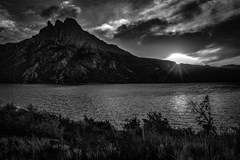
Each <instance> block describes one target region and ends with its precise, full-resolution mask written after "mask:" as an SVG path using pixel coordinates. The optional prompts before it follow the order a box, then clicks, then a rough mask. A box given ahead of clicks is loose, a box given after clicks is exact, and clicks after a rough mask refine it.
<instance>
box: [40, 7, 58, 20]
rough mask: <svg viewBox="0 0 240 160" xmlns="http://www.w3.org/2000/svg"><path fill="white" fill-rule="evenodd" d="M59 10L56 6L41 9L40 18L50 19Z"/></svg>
mask: <svg viewBox="0 0 240 160" xmlns="http://www.w3.org/2000/svg"><path fill="white" fill-rule="evenodd" d="M59 9H60V8H59V7H58V6H50V7H48V8H46V9H43V10H42V12H41V16H42V17H43V18H50V17H52V16H53V15H54V14H56V13H57V12H58V10H59Z"/></svg>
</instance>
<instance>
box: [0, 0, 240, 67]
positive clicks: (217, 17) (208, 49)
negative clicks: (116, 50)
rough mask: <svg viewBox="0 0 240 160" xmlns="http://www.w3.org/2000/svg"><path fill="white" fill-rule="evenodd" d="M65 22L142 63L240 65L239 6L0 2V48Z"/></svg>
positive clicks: (113, 0)
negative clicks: (141, 59)
mask: <svg viewBox="0 0 240 160" xmlns="http://www.w3.org/2000/svg"><path fill="white" fill-rule="evenodd" d="M67 17H72V18H75V19H76V20H77V21H78V23H79V24H80V25H81V26H82V28H84V29H85V30H87V31H88V32H90V33H92V34H94V35H96V36H97V37H99V38H100V39H103V40H104V41H106V42H108V43H112V44H116V45H118V46H119V47H120V48H123V49H125V50H127V51H129V52H131V53H132V54H134V55H137V56H140V57H148V58H157V59H165V60H172V61H176V62H177V63H189V64H197V65H213V66H222V65H228V64H240V0H0V44H5V43H8V42H19V41H21V40H24V39H26V38H30V37H31V36H33V35H36V34H38V32H39V30H40V29H41V28H43V27H44V26H46V23H47V21H52V22H53V23H54V21H56V20H57V19H59V20H64V19H65V18H67Z"/></svg>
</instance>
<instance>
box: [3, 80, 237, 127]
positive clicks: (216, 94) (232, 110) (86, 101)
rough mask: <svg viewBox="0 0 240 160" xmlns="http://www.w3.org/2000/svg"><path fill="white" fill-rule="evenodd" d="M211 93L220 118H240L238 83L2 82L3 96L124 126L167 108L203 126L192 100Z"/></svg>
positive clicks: (184, 122)
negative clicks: (198, 119) (80, 84)
mask: <svg viewBox="0 0 240 160" xmlns="http://www.w3.org/2000/svg"><path fill="white" fill-rule="evenodd" d="M207 94H209V95H210V100H211V105H212V111H213V115H214V118H215V121H216V122H215V123H216V124H218V125H219V124H220V123H225V122H227V123H230V124H236V123H240V85H237V84H120V85H83V86H58V85H0V102H2V103H9V102H14V103H15V104H17V105H19V106H25V107H26V106H27V105H28V104H33V105H35V106H37V107H38V108H39V109H42V110H47V111H51V112H56V113H61V114H63V115H65V116H68V117H70V118H71V119H74V120H80V119H82V118H83V116H84V115H87V116H89V117H92V118H94V119H97V120H109V121H110V122H111V123H112V124H114V125H115V126H117V127H120V126H121V125H122V124H123V122H124V120H125V119H126V118H132V117H134V116H136V117H139V118H146V115H147V113H149V112H152V111H157V112H161V113H162V114H163V116H164V117H166V118H168V120H169V121H170V124H171V125H173V126H178V127H193V128H197V125H196V122H195V115H194V114H193V113H192V111H191V106H190V105H189V102H191V101H198V102H199V101H201V100H203V98H204V96H205V95H207Z"/></svg>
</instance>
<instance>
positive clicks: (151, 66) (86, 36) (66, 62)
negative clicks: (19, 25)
mask: <svg viewBox="0 0 240 160" xmlns="http://www.w3.org/2000/svg"><path fill="white" fill-rule="evenodd" d="M239 73H240V71H239V70H238V69H236V68H224V67H223V68H218V67H211V66H197V65H188V64H180V65H177V64H176V63H175V62H171V61H165V60H157V59H148V58H141V57H137V56H135V55H132V54H131V53H129V52H127V51H124V50H123V49H121V48H119V47H118V46H116V45H112V44H107V43H106V42H104V41H102V40H100V39H98V38H97V37H96V36H94V35H92V34H90V33H88V32H87V31H84V30H83V29H82V27H81V26H80V25H79V24H78V23H77V22H76V20H74V19H72V18H67V19H66V20H65V21H64V22H62V21H59V20H57V21H56V22H55V25H53V24H52V23H51V22H48V23H47V26H46V27H44V28H43V29H41V30H40V31H39V34H37V35H35V36H33V37H32V38H29V39H26V40H23V41H21V42H18V43H8V44H5V45H0V82H1V83H57V84H83V83H84V84H85V83H164V82H215V81H216V82H220V81H226V82H240V78H237V77H236V76H235V75H236V74H239Z"/></svg>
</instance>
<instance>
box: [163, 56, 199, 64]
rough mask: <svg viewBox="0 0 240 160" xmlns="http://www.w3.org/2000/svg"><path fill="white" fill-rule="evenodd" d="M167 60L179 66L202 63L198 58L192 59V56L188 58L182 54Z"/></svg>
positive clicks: (169, 57)
mask: <svg viewBox="0 0 240 160" xmlns="http://www.w3.org/2000/svg"><path fill="white" fill-rule="evenodd" d="M165 60H169V61H174V62H176V63H177V64H180V63H185V64H201V62H200V60H199V59H198V58H194V57H190V56H187V55H185V54H182V53H173V54H171V55H170V56H168V57H167V58H165Z"/></svg>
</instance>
